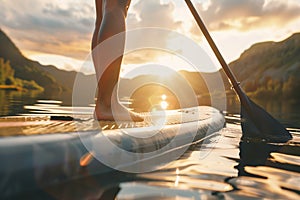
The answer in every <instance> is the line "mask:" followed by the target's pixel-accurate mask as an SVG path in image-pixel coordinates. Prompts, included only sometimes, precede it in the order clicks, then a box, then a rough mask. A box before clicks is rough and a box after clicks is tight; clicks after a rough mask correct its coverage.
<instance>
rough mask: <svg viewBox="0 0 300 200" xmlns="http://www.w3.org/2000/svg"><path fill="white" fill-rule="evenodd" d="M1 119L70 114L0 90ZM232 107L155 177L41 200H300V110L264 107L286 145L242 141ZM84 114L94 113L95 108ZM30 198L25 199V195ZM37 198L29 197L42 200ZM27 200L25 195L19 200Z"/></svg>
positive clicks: (55, 191) (64, 187)
mask: <svg viewBox="0 0 300 200" xmlns="http://www.w3.org/2000/svg"><path fill="white" fill-rule="evenodd" d="M0 101H1V109H0V115H1V116H7V115H49V114H51V115H69V114H70V113H71V112H72V109H71V107H70V105H71V104H70V102H68V101H65V98H64V97H53V98H51V100H49V99H45V98H44V97H43V96H42V95H41V94H26V95H23V94H20V93H18V92H7V91H0ZM237 105H238V104H237V103H236V102H235V100H234V99H233V100H232V101H229V104H228V115H230V116H231V117H233V118H231V120H230V123H227V126H226V128H224V129H222V130H221V131H220V132H218V133H216V134H214V135H213V136H212V137H211V138H209V142H205V143H201V142H199V143H198V144H194V145H192V146H191V147H190V148H189V150H188V151H187V152H185V154H184V155H183V156H181V157H180V159H178V160H175V161H173V162H171V163H169V164H168V165H167V166H165V167H163V168H162V169H159V170H157V171H154V172H150V173H142V174H129V173H123V172H118V171H113V172H110V173H107V174H101V175H99V176H92V177H91V176H89V177H86V178H84V179H80V180H75V181H72V182H68V183H61V184H58V185H55V186H52V187H50V188H45V192H46V193H47V194H48V195H47V196H46V197H45V196H44V198H43V199H48V198H49V199H103V200H106V199H120V200H125V199H146V200H147V199H176V200H177V199H263V198H265V199H300V117H299V116H300V113H299V107H297V106H296V105H293V104H284V103H280V102H275V103H274V102H273V103H266V102H265V105H264V106H265V107H266V108H267V110H268V112H270V113H272V114H273V115H274V116H275V117H277V118H278V119H279V120H280V121H281V122H282V123H283V124H284V125H285V126H287V127H288V129H289V130H290V132H291V133H292V134H293V140H292V141H289V142H288V143H285V144H265V143H249V142H241V141H240V137H241V129H240V124H239V116H238V112H239V106H237ZM81 110H83V111H84V110H91V106H89V107H88V106H87V107H84V108H82V109H81ZM26 197H27V196H26ZM40 197H41V196H39V194H28V198H30V199H34V198H36V199H40ZM22 198H24V196H22V197H21V198H20V199H22Z"/></svg>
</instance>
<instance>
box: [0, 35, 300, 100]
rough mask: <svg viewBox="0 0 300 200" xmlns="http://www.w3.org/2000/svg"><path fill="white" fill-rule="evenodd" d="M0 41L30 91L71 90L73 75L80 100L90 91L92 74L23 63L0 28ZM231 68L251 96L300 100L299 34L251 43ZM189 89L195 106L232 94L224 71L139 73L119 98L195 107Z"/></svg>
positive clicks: (0, 51) (3, 55)
mask: <svg viewBox="0 0 300 200" xmlns="http://www.w3.org/2000/svg"><path fill="white" fill-rule="evenodd" d="M0 43H1V46H0V59H2V61H1V60H0V62H2V63H4V64H3V66H4V65H8V64H10V66H11V68H12V70H8V72H9V74H10V76H12V75H13V76H15V78H16V79H18V80H19V79H20V80H23V82H24V83H26V84H27V83H32V84H31V85H33V86H34V87H37V88H38V87H39V86H41V87H43V88H44V89H45V93H46V95H45V98H47V95H48V98H50V95H51V94H52V93H61V92H71V91H72V89H73V86H74V80H75V78H76V76H78V77H79V78H80V84H81V85H82V88H80V95H81V96H86V95H90V94H89V93H91V92H90V91H91V90H92V89H95V88H94V87H95V80H94V77H93V76H86V75H84V74H82V73H77V72H69V71H64V70H59V69H57V68H56V67H55V66H51V65H49V66H45V65H41V64H40V63H38V62H36V61H33V60H30V59H27V58H26V57H24V56H23V55H22V53H21V52H20V50H19V49H18V48H17V47H16V45H15V44H14V43H13V42H12V41H11V40H10V39H9V37H8V36H7V35H5V33H3V32H2V31H1V29H0ZM8 62H9V63H8ZM229 66H230V68H231V69H232V71H233V73H234V74H235V76H236V77H237V79H238V80H239V81H240V82H241V86H242V87H243V88H244V90H245V91H246V93H247V94H248V95H249V96H251V97H255V98H258V99H266V98H269V99H273V98H277V99H284V100H286V99H289V100H293V101H298V102H299V101H300V94H299V89H300V79H299V78H298V74H299V72H300V33H296V34H294V35H292V36H291V37H289V38H287V39H286V40H284V41H281V42H263V43H258V44H254V45H253V46H251V47H250V48H249V49H247V50H246V51H245V52H243V53H242V54H241V56H240V58H239V59H237V60H236V61H234V62H232V63H230V64H229ZM8 68H9V67H8ZM0 72H1V71H0ZM0 74H1V73H0ZM0 78H1V77H0ZM35 83H36V84H37V85H35ZM0 84H1V83H0ZM187 85H188V86H187ZM183 86H185V87H183ZM86 88H89V89H88V90H87V89H86ZM190 88H192V90H193V92H194V96H196V97H197V100H198V103H199V104H204V105H209V104H210V100H209V98H207V97H210V96H212V95H217V96H220V97H222V96H223V97H224V95H225V93H224V90H226V93H228V92H232V90H231V89H230V84H229V82H228V81H227V78H226V75H225V74H224V72H223V70H220V71H218V72H215V73H199V72H188V71H180V72H179V73H174V74H169V76H165V77H158V76H153V75H142V76H138V77H135V78H133V79H122V80H121V83H120V94H119V96H120V97H122V98H124V97H126V98H132V97H134V98H137V99H140V100H139V104H140V105H144V104H145V102H148V103H149V102H151V101H153V99H151V98H150V97H154V96H159V95H162V94H163V93H165V94H170V96H173V97H174V98H173V100H172V101H173V103H174V105H178V104H179V103H181V104H194V103H195V102H194V101H192V99H189V98H188V97H187V96H185V95H182V94H185V92H187V91H188V90H190ZM208 93H210V95H209V94H208ZM171 94H173V95H171ZM71 97H72V95H71V93H68V98H69V99H70V98H71ZM192 102H194V103H192Z"/></svg>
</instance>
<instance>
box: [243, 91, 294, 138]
mask: <svg viewBox="0 0 300 200" xmlns="http://www.w3.org/2000/svg"><path fill="white" fill-rule="evenodd" d="M241 117H242V131H243V137H242V139H243V140H244V139H258V140H266V141H268V142H287V141H288V140H290V139H292V135H291V134H290V133H289V132H288V131H287V130H286V129H285V127H283V125H282V124H280V123H279V122H278V121H277V120H276V119H275V118H273V117H272V116H271V115H270V114H269V113H267V112H266V111H265V110H264V109H263V108H261V107H260V106H258V105H257V104H255V103H254V102H253V101H251V100H250V99H249V98H248V97H246V98H242V99H241Z"/></svg>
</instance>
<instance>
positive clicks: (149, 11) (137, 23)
mask: <svg viewBox="0 0 300 200" xmlns="http://www.w3.org/2000/svg"><path fill="white" fill-rule="evenodd" d="M131 6H132V8H131V9H132V12H131V13H129V15H128V17H127V27H128V30H131V29H137V28H140V29H141V28H158V29H169V30H173V31H174V30H177V29H179V28H180V27H181V25H182V22H180V21H176V20H174V17H173V13H174V11H175V5H174V3H172V2H169V3H162V1H160V0H151V1H145V0H141V1H139V2H138V3H136V4H135V5H131ZM142 33H143V34H142V35H141V38H140V40H138V39H135V40H134V41H129V42H134V43H135V44H136V46H139V45H138V44H137V43H140V46H143V45H145V46H148V45H151V43H153V42H154V40H155V43H156V44H157V45H158V46H160V47H165V46H166V45H167V41H168V39H169V38H168V34H161V32H160V31H159V30H158V31H157V32H156V31H149V32H147V31H142ZM159 54H161V52H160V51H155V50H141V51H138V52H134V53H132V54H130V55H128V56H126V57H125V59H124V60H125V63H126V64H127V63H131V64H132V63H145V62H149V61H153V59H155V57H157V56H158V55H159Z"/></svg>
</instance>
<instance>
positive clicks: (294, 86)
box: [230, 33, 300, 101]
mask: <svg viewBox="0 0 300 200" xmlns="http://www.w3.org/2000/svg"><path fill="white" fill-rule="evenodd" d="M230 67H231V69H232V70H233V72H234V74H235V75H236V77H237V79H238V80H239V81H241V86H242V87H243V88H244V90H245V91H246V92H247V93H248V94H249V95H250V96H253V97H256V98H259V99H266V98H267V99H272V98H278V99H284V100H288V99H290V100H294V101H300V93H299V91H300V79H299V74H300V33H295V34H293V35H292V36H291V37H289V38H287V39H286V40H284V41H281V42H263V43H258V44H254V45H253V46H252V47H250V48H249V49H248V50H246V51H245V52H244V53H242V54H241V56H240V58H239V59H238V60H236V61H234V62H232V63H231V64H230Z"/></svg>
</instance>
